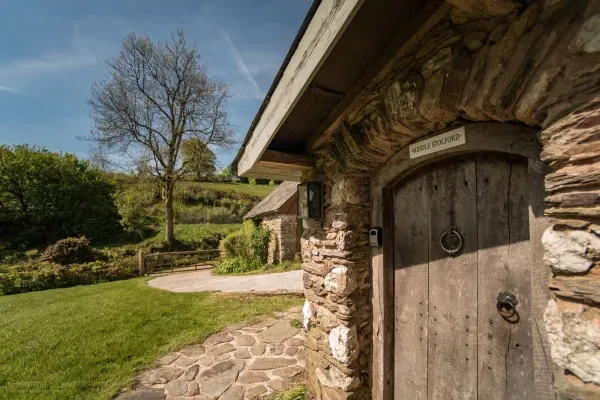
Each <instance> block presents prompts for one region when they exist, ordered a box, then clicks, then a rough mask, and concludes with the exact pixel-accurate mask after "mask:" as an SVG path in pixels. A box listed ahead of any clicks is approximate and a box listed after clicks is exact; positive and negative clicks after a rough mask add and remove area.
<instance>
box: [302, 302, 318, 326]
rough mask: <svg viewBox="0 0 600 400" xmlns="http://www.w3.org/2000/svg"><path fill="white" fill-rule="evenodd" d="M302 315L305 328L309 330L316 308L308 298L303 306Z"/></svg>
mask: <svg viewBox="0 0 600 400" xmlns="http://www.w3.org/2000/svg"><path fill="white" fill-rule="evenodd" d="M302 316H303V321H302V322H303V325H304V329H306V330H308V328H309V327H310V324H311V323H312V321H313V318H314V316H315V308H314V307H313V304H312V303H311V302H310V301H308V300H304V306H303V307H302Z"/></svg>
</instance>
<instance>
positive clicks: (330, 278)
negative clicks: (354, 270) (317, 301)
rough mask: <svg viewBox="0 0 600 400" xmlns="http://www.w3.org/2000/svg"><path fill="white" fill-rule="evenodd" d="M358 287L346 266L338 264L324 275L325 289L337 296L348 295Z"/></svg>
mask: <svg viewBox="0 0 600 400" xmlns="http://www.w3.org/2000/svg"><path fill="white" fill-rule="evenodd" d="M357 287H358V280H357V278H356V276H354V274H351V273H350V271H349V270H348V267H346V266H345V265H340V266H338V267H335V268H334V269H332V270H331V271H330V272H329V273H328V274H327V275H326V276H325V290H327V291H328V292H331V293H335V294H337V295H338V296H348V295H349V294H350V293H352V292H353V291H354V290H355V289H356V288H357Z"/></svg>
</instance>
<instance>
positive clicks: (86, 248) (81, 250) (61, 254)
mask: <svg viewBox="0 0 600 400" xmlns="http://www.w3.org/2000/svg"><path fill="white" fill-rule="evenodd" d="M92 258H93V253H92V248H91V247H90V241H89V240H87V239H86V237H85V236H83V237H80V238H76V237H71V238H66V239H61V240H59V241H58V242H56V243H54V244H53V245H50V246H48V247H46V250H44V251H43V252H42V254H41V256H40V261H51V262H54V263H57V264H61V265H67V264H74V263H81V262H87V261H91V260H92Z"/></svg>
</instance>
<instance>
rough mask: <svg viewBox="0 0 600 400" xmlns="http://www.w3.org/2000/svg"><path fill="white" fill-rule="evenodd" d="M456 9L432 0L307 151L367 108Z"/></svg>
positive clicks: (343, 101)
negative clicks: (380, 86) (399, 67)
mask: <svg viewBox="0 0 600 400" xmlns="http://www.w3.org/2000/svg"><path fill="white" fill-rule="evenodd" d="M451 9H452V6H451V5H450V4H448V3H446V2H444V1H441V0H429V1H427V2H426V4H425V5H424V6H422V7H421V8H420V9H419V10H418V12H417V13H416V14H415V15H414V16H413V18H412V20H411V23H409V24H407V25H406V26H405V27H404V28H403V29H402V30H401V31H400V33H398V35H396V37H395V38H394V39H393V40H392V41H391V42H390V44H389V45H388V46H387V47H386V48H385V50H384V51H383V52H382V55H381V56H380V57H379V58H378V59H377V60H376V61H374V62H373V63H371V64H370V65H369V68H367V70H366V71H365V73H364V74H363V75H362V76H361V78H360V79H359V80H358V82H357V83H356V84H355V85H354V86H352V88H350V90H348V91H347V92H346V95H345V96H344V97H343V98H342V99H341V100H340V102H339V103H338V104H337V105H336V106H335V108H334V109H333V110H332V111H331V112H330V113H329V114H328V115H327V117H325V118H324V119H323V121H322V122H321V123H320V124H319V126H318V127H317V129H315V131H314V133H313V134H312V135H311V137H310V138H309V139H308V141H307V142H306V145H305V150H307V151H308V152H313V151H314V150H316V149H318V148H319V147H320V146H321V145H322V144H323V143H325V142H326V141H327V140H328V139H329V138H330V137H331V135H332V134H333V132H334V131H335V129H336V128H337V127H338V126H339V125H340V124H341V123H342V122H343V121H344V120H345V119H346V118H347V116H348V115H349V113H350V112H352V111H353V110H358V109H360V107H364V106H365V105H366V104H367V103H368V102H369V100H372V99H373V94H372V93H371V92H372V91H373V89H374V88H376V87H377V86H378V84H379V83H381V82H382V81H383V80H385V78H387V77H388V76H389V75H390V74H391V73H393V71H394V67H396V66H397V65H398V63H399V61H400V60H401V59H402V58H404V57H406V56H407V55H408V54H410V53H412V52H413V51H415V49H416V48H417V46H418V45H419V43H420V42H421V41H422V39H423V38H424V37H425V36H426V35H427V34H428V33H429V31H430V30H431V29H433V28H434V27H435V26H436V25H437V24H438V23H439V22H440V21H441V20H442V19H443V18H444V17H445V16H446V15H448V13H449V12H450V10H451Z"/></svg>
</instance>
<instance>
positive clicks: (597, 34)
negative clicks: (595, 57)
mask: <svg viewBox="0 0 600 400" xmlns="http://www.w3.org/2000/svg"><path fill="white" fill-rule="evenodd" d="M569 50H571V51H572V52H583V53H596V52H598V51H600V15H599V14H596V15H594V16H592V17H591V18H590V19H588V20H587V21H585V23H584V24H583V25H582V26H581V28H579V32H578V33H577V36H575V38H574V39H573V41H572V42H571V44H570V45H569Z"/></svg>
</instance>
